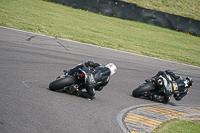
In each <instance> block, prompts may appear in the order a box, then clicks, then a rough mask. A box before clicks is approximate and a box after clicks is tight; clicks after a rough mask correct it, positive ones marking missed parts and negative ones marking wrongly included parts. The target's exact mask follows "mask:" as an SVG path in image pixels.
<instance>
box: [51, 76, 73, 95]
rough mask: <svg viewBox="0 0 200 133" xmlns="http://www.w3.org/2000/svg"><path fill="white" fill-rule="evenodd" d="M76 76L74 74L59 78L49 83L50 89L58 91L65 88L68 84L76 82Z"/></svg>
mask: <svg viewBox="0 0 200 133" xmlns="http://www.w3.org/2000/svg"><path fill="white" fill-rule="evenodd" d="M75 81H76V78H75V77H73V76H70V75H68V76H66V77H64V78H61V79H57V80H55V81H53V82H51V83H50V84H49V89H50V90H52V91H58V90H61V89H63V88H64V87H66V86H69V85H72V84H75Z"/></svg>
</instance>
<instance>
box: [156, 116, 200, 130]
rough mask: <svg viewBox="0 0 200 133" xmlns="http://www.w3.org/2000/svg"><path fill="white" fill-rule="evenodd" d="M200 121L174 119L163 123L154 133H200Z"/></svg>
mask: <svg viewBox="0 0 200 133" xmlns="http://www.w3.org/2000/svg"><path fill="white" fill-rule="evenodd" d="M199 132H200V121H190V120H178V119H173V120H169V121H166V122H164V123H162V124H161V125H160V126H158V127H157V128H156V129H154V130H153V131H152V133H199Z"/></svg>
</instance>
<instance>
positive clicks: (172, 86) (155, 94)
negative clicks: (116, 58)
mask: <svg viewBox="0 0 200 133" xmlns="http://www.w3.org/2000/svg"><path fill="white" fill-rule="evenodd" d="M169 79H170V80H169ZM169 79H167V78H165V77H163V76H159V77H158V78H156V79H147V80H145V81H146V82H145V83H143V84H141V85H139V87H138V88H136V89H134V90H133V92H132V95H133V96H134V97H148V98H150V99H151V100H155V101H160V102H163V103H168V102H169V101H170V97H171V96H172V95H173V96H174V98H175V100H177V101H180V100H181V99H182V98H183V97H184V96H185V95H187V92H188V89H189V88H190V86H192V84H193V81H192V79H191V78H189V77H186V79H182V78H179V79H177V80H174V81H173V80H171V78H170V77H169Z"/></svg>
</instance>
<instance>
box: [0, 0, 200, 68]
mask: <svg viewBox="0 0 200 133" xmlns="http://www.w3.org/2000/svg"><path fill="white" fill-rule="evenodd" d="M0 18H1V19H0V25H2V26H6V27H10V28H15V29H20V30H25V31H30V32H34V33H39V34H44V35H49V36H54V37H59V38H65V39H70V40H75V41H79V42H84V43H90V44H94V45H99V46H103V47H109V48H113V49H118V50H123V51H128V52H132V53H137V54H142V55H147V56H152V57H157V58H161V59H166V60H171V61H176V62H181V63H186V64H191V65H196V66H200V60H199V57H200V37H196V36H191V35H188V34H185V33H182V32H176V31H172V30H169V29H164V28H160V27H156V26H154V25H148V24H144V23H139V22H134V21H128V20H121V19H117V18H112V17H106V16H103V15H100V14H95V13H92V12H88V11H82V10H78V9H73V8H70V7H67V6H63V5H60V4H55V3H51V2H45V1H42V0H0Z"/></svg>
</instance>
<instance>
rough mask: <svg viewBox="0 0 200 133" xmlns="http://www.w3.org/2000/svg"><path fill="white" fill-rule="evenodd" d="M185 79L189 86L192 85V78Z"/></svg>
mask: <svg viewBox="0 0 200 133" xmlns="http://www.w3.org/2000/svg"><path fill="white" fill-rule="evenodd" d="M185 79H186V80H187V82H188V85H189V86H192V85H193V80H192V78H190V77H186V78H185Z"/></svg>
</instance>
